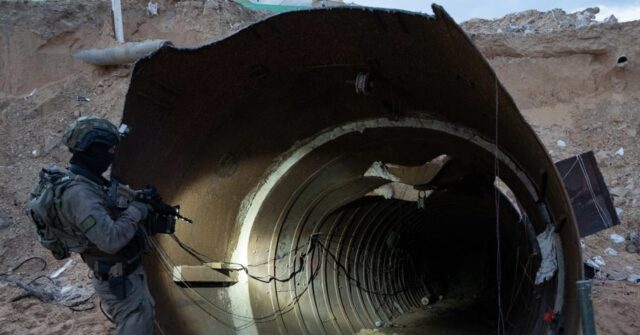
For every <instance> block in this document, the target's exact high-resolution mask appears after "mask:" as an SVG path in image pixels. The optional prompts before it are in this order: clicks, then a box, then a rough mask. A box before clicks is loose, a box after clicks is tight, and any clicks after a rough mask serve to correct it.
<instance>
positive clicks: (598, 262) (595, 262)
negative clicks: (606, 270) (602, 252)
mask: <svg viewBox="0 0 640 335" xmlns="http://www.w3.org/2000/svg"><path fill="white" fill-rule="evenodd" d="M585 263H587V265H589V266H591V267H593V268H595V269H599V268H600V267H601V266H604V265H607V263H606V262H605V261H604V259H602V256H593V257H591V258H589V259H587V261H586V262H585Z"/></svg>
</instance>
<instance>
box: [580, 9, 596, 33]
mask: <svg viewBox="0 0 640 335" xmlns="http://www.w3.org/2000/svg"><path fill="white" fill-rule="evenodd" d="M598 13H600V8H598V7H592V8H587V9H585V10H583V11H582V12H579V13H578V15H577V17H576V28H582V27H586V26H589V25H592V24H594V23H597V22H596V14H598Z"/></svg>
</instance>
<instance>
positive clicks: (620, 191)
mask: <svg viewBox="0 0 640 335" xmlns="http://www.w3.org/2000/svg"><path fill="white" fill-rule="evenodd" d="M629 191H630V190H629V189H628V188H626V187H622V186H618V187H614V188H612V189H611V194H612V195H615V196H617V197H620V198H622V197H624V196H625V195H627V193H629Z"/></svg>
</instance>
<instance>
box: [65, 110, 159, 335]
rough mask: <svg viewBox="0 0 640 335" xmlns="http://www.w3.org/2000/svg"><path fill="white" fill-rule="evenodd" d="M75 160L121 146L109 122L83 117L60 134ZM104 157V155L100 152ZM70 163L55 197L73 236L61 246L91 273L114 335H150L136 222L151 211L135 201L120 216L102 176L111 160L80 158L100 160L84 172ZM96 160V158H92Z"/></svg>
mask: <svg viewBox="0 0 640 335" xmlns="http://www.w3.org/2000/svg"><path fill="white" fill-rule="evenodd" d="M62 141H63V143H64V144H65V145H67V146H68V147H69V149H70V151H71V152H72V153H73V154H74V157H79V158H82V157H80V156H82V155H83V154H85V155H86V154H87V152H90V151H91V149H92V146H93V145H96V143H98V144H100V145H102V149H103V150H106V149H104V148H109V155H112V154H113V152H112V151H113V150H112V149H113V148H114V147H115V145H117V144H118V143H119V133H118V130H117V128H116V127H115V126H114V125H113V124H111V123H110V122H108V121H106V120H103V119H99V118H95V117H81V118H79V119H78V120H76V121H75V122H74V123H72V124H71V125H70V126H69V127H68V128H67V129H66V131H65V133H64V135H63V140H62ZM104 152H105V153H106V151H104ZM74 157H72V160H71V167H70V169H69V172H68V173H69V175H70V176H71V182H69V183H68V184H67V185H66V187H65V188H64V190H63V191H62V194H61V195H60V198H59V203H58V206H57V208H58V217H59V218H60V221H61V222H63V224H69V225H71V226H72V227H70V228H73V229H72V230H73V231H75V232H76V234H73V235H69V236H70V237H69V238H68V240H67V241H64V243H65V244H66V245H67V246H68V250H69V251H74V252H79V253H80V255H81V256H82V259H83V261H84V262H85V263H86V264H87V265H88V266H89V268H90V269H92V270H93V273H94V278H93V285H94V288H95V290H96V293H97V294H98V295H99V296H100V300H101V304H102V305H103V306H104V307H105V310H106V312H107V313H108V314H109V315H110V316H111V317H112V318H113V320H114V321H115V323H116V330H117V333H118V334H136V335H138V334H153V326H154V320H155V312H154V306H155V302H154V300H153V297H152V296H151V293H150V292H149V288H148V286H147V278H146V274H145V271H144V269H143V268H142V265H141V263H140V257H141V255H142V253H143V251H144V249H145V244H146V238H147V237H146V233H145V231H144V229H142V228H141V227H140V224H139V223H140V222H141V221H143V220H145V218H146V217H147V214H148V211H149V207H148V206H147V205H146V204H144V203H141V202H137V201H133V202H131V204H130V205H129V207H128V208H126V209H125V210H124V211H122V210H121V209H118V208H117V206H116V204H115V203H114V201H113V200H112V199H110V197H109V196H108V185H109V182H108V181H107V180H106V179H104V178H103V177H102V176H101V174H102V173H103V172H104V170H106V169H107V167H108V166H109V165H110V164H111V161H112V159H113V156H110V157H107V159H106V160H105V159H102V158H103V157H100V156H99V155H98V156H88V158H87V157H84V162H87V163H86V164H85V166H91V164H92V163H93V161H94V160H95V161H99V164H98V166H99V167H98V168H95V166H94V168H93V170H91V169H87V168H85V167H83V166H82V164H75V165H74ZM94 157H97V158H96V159H94Z"/></svg>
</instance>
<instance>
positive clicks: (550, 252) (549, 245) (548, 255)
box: [535, 225, 558, 285]
mask: <svg viewBox="0 0 640 335" xmlns="http://www.w3.org/2000/svg"><path fill="white" fill-rule="evenodd" d="M555 237H556V236H555V233H554V228H553V226H552V225H547V228H546V229H545V230H544V231H543V232H542V233H540V235H538V236H537V237H536V239H537V240H538V245H539V246H540V253H541V254H542V262H541V263H540V268H538V272H537V273H536V280H535V284H536V285H539V284H542V283H543V282H545V281H546V280H548V279H550V278H551V277H553V274H554V273H555V272H556V269H557V268H558V260H557V255H556V250H557V249H556V245H555V243H556V238H555Z"/></svg>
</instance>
